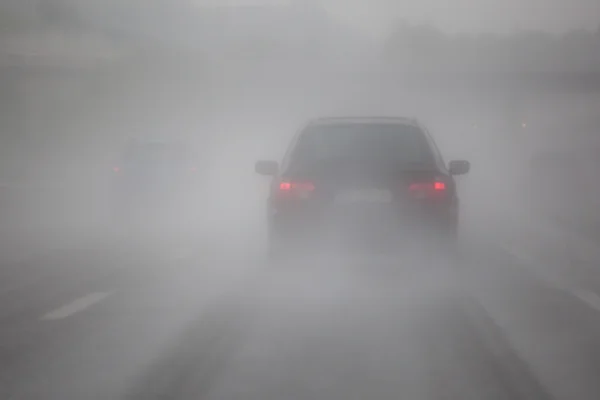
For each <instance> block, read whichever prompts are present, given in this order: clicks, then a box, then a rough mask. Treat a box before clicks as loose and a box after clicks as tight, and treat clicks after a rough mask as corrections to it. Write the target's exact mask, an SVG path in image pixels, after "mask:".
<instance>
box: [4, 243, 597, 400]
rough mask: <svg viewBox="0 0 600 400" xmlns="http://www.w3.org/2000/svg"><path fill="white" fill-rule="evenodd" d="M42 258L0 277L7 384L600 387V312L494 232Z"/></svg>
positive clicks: (305, 395) (580, 394) (399, 392)
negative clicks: (486, 241) (262, 254)
mask: <svg viewBox="0 0 600 400" xmlns="http://www.w3.org/2000/svg"><path fill="white" fill-rule="evenodd" d="M30 262H31V263H38V265H36V266H31V267H30V270H31V271H45V272H46V275H40V278H38V279H37V280H32V281H31V283H29V284H24V285H22V286H13V287H14V288H15V289H13V290H9V291H5V292H2V291H0V349H1V350H0V351H1V352H2V356H1V357H0V397H1V398H10V399H64V398H74V399H75V398H77V399H106V398H111V399H113V398H114V399H238V398H239V399H261V400H263V399H271V398H273V399H320V398H323V399H338V398H340V399H341V398H345V399H363V398H372V399H392V398H393V399H397V398H406V399H417V400H420V399H455V398H460V399H470V398H473V399H482V398H485V399H550V398H553V399H570V400H571V399H593V398H600V383H599V382H598V380H597V376H598V373H599V372H600V352H598V351H597V350H596V349H599V348H600V335H599V333H600V311H599V310H598V309H596V308H594V307H593V304H594V303H593V301H591V302H586V301H584V300H582V298H581V297H583V298H585V296H581V297H578V296H576V295H575V294H576V293H578V292H576V290H575V289H576V288H571V287H568V286H564V287H558V286H556V285H555V283H554V282H550V281H548V280H546V279H544V277H541V276H539V275H537V270H538V269H539V266H538V268H530V267H529V266H527V265H525V264H524V263H523V262H522V260H519V259H517V258H515V257H513V256H512V255H511V254H510V253H509V252H507V251H505V250H504V249H502V248H501V247H499V246H493V245H490V246H484V245H482V244H479V245H477V246H475V245H472V246H470V249H469V251H467V252H465V254H464V255H463V261H462V263H461V264H460V265H458V266H454V267H452V266H449V265H447V264H446V263H443V262H440V263H437V264H436V265H431V266H423V265H419V264H420V263H418V262H417V261H415V260H409V259H407V260H385V259H371V258H364V259H354V260H340V259H337V260H320V261H319V262H316V261H315V260H309V259H305V260H295V262H294V263H290V264H289V265H285V266H284V265H278V266H266V265H264V264H263V263H261V260H260V259H259V258H257V257H256V254H250V253H243V252H236V251H235V247H232V248H226V249H218V248H216V247H213V248H212V251H211V252H207V251H206V248H200V247H198V248H195V247H193V246H192V247H187V248H186V247H177V246H174V245H172V244H171V245H164V246H157V245H156V243H154V244H152V245H151V244H148V245H146V246H139V245H138V246H131V247H127V246H124V245H123V244H120V245H119V244H115V243H109V244H106V245H104V246H96V247H89V248H87V249H84V248H77V249H70V250H69V249H65V250H63V251H60V252H56V253H53V254H51V255H50V254H47V255H45V256H42V257H40V258H38V259H36V260H31V261H30ZM42 265H44V266H42ZM532 271H533V272H532ZM33 275H35V274H34V273H33V272H31V273H29V274H28V276H33ZM3 293H4V294H3ZM585 293H587V294H588V295H589V294H591V296H593V293H592V292H590V291H587V292H585ZM590 298H591V297H589V296H588V299H590Z"/></svg>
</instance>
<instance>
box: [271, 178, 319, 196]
mask: <svg viewBox="0 0 600 400" xmlns="http://www.w3.org/2000/svg"><path fill="white" fill-rule="evenodd" d="M314 190H315V185H314V184H313V183H312V182H305V181H304V182H290V181H282V182H280V183H279V193H278V194H279V196H281V197H300V198H306V197H308V196H310V193H312V192H313V191H314Z"/></svg>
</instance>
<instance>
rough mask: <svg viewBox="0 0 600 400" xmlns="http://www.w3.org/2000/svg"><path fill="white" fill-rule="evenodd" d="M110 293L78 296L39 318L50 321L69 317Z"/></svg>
mask: <svg viewBox="0 0 600 400" xmlns="http://www.w3.org/2000/svg"><path fill="white" fill-rule="evenodd" d="M111 294H112V292H108V293H106V292H96V293H90V294H88V295H86V296H83V297H80V298H78V299H77V300H75V301H73V302H71V303H69V304H65V305H64V306H62V307H60V308H57V309H56V310H54V311H50V312H49V313H48V314H46V315H44V316H43V317H42V318H41V320H43V321H51V320H57V319H63V318H67V317H70V316H71V315H73V314H76V313H78V312H80V311H83V310H85V309H86V308H88V307H91V306H93V305H94V304H96V303H99V302H101V301H102V300H104V299H106V298H107V297H108V296H110V295H111Z"/></svg>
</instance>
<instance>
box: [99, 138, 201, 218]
mask: <svg viewBox="0 0 600 400" xmlns="http://www.w3.org/2000/svg"><path fill="white" fill-rule="evenodd" d="M197 162H198V158H197V156H196V155H195V153H194V152H193V151H192V150H191V147H190V146H189V145H188V144H186V143H179V142H169V141H150V140H132V141H130V142H128V143H127V145H126V146H125V148H124V149H123V151H122V153H121V154H120V155H119V157H118V160H117V162H116V163H115V165H114V166H113V171H112V186H111V190H112V193H111V194H112V206H113V211H114V217H115V218H116V219H117V221H118V222H128V221H130V220H131V219H132V218H141V219H144V220H151V219H152V218H153V217H158V216H165V217H166V218H170V217H174V216H183V217H185V215H186V213H187V212H189V211H191V209H190V207H192V208H193V207H194V206H195V207H199V204H195V202H196V199H197V196H198V195H199V189H200V185H199V176H198V175H199V171H198V164H197Z"/></svg>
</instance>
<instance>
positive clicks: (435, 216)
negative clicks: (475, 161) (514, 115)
mask: <svg viewBox="0 0 600 400" xmlns="http://www.w3.org/2000/svg"><path fill="white" fill-rule="evenodd" d="M469 169H470V164H469V162H468V161H462V160H458V161H451V162H450V163H449V165H448V166H446V164H445V162H444V160H443V158H442V156H441V154H440V151H439V150H438V148H437V146H436V144H435V142H434V140H433V139H432V137H431V135H430V134H429V132H428V131H427V130H426V129H425V128H424V127H423V126H421V125H420V124H419V123H418V122H417V121H416V120H413V119H404V118H384V117H376V118H322V119H316V120H313V121H311V122H309V123H308V124H307V125H306V126H305V127H304V128H303V129H301V130H300V131H299V132H298V133H297V134H296V135H295V136H294V137H293V139H292V141H291V143H290V144H289V147H288V150H287V152H286V153H285V156H284V157H283V160H282V162H281V164H279V163H277V162H276V161H258V162H257V163H256V164H255V171H256V172H257V173H259V174H261V175H266V176H270V177H272V182H271V185H270V193H269V196H268V200H267V224H268V239H269V253H270V255H271V256H273V257H286V256H287V257H294V255H296V254H298V252H300V251H303V250H307V249H310V251H312V249H316V248H317V247H312V246H319V245H325V246H329V244H330V243H338V244H339V243H345V244H346V245H347V246H349V247H347V248H353V246H355V245H357V244H367V245H369V244H373V245H379V244H385V245H388V246H390V248H400V247H401V245H402V244H404V243H405V241H404V238H407V237H413V234H414V237H416V238H421V239H423V240H424V242H420V243H428V244H430V245H431V249H432V251H435V250H436V247H440V246H442V245H443V246H446V245H448V244H449V245H451V246H453V245H454V240H455V238H456V234H457V226H458V216H459V199H458V196H457V192H456V184H455V180H454V176H455V175H461V174H466V173H467V172H468V171H469ZM332 238H333V239H334V240H333V241H331V239H332ZM340 240H341V242H340Z"/></svg>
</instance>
